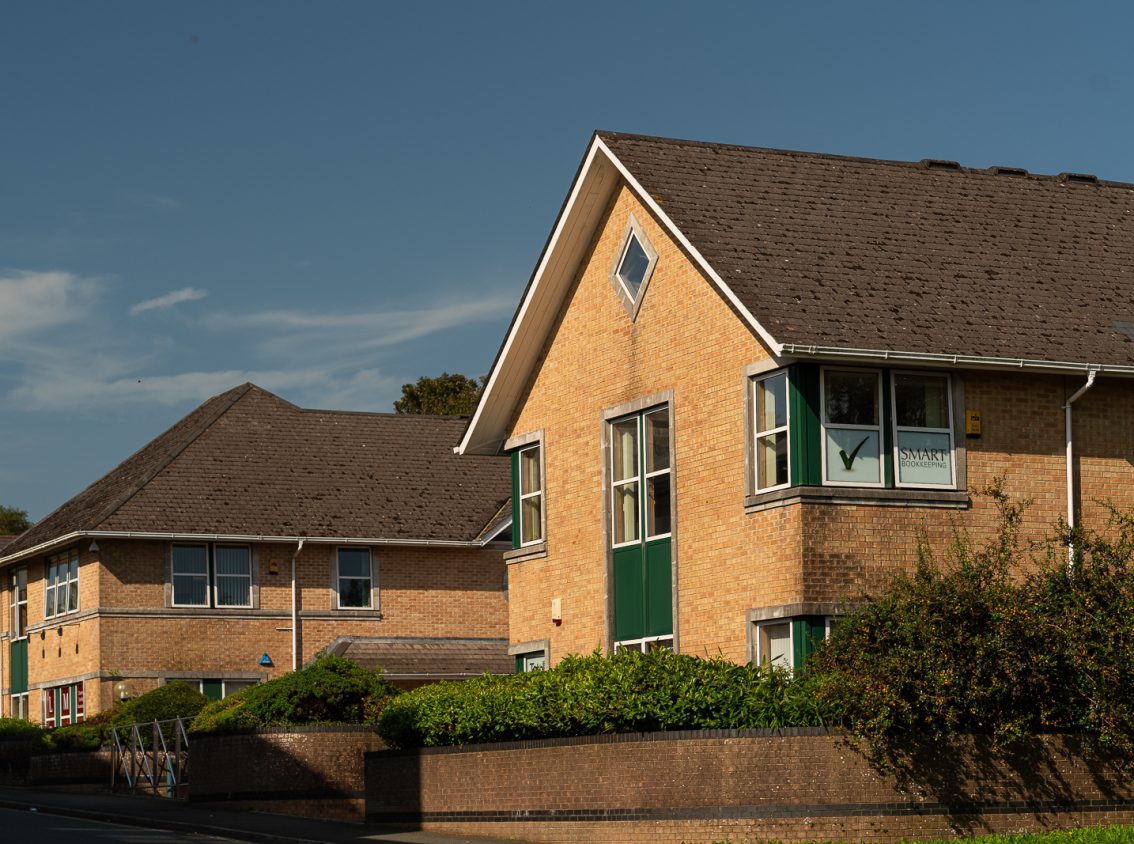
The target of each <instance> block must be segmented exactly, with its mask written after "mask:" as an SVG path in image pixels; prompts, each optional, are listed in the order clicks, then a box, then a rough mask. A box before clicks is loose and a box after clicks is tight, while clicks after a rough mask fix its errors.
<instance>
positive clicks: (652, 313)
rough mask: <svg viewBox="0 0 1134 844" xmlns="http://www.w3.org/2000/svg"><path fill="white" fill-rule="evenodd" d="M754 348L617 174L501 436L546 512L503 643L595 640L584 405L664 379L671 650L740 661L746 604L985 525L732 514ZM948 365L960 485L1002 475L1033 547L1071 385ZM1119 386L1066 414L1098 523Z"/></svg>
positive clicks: (516, 585) (880, 577)
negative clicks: (541, 494) (669, 409)
mask: <svg viewBox="0 0 1134 844" xmlns="http://www.w3.org/2000/svg"><path fill="white" fill-rule="evenodd" d="M990 178H991V177H990ZM997 178H1000V177H997ZM631 214H633V215H634V217H635V218H636V219H637V220H638V221H639V222H640V223H641V224H642V225H643V227H644V229H645V232H646V235H647V237H648V238H649V239H650V241H651V242H652V244H653V245H654V247H655V248H656V249H657V250H658V253H659V259H658V262H657V269H656V270H655V274H654V276H653V278H652V279H651V281H650V286H649V288H648V290H647V292H646V294H645V297H644V299H643V302H642V307H641V310H640V311H639V313H638V316H637V319H636V320H635V321H633V322H632V321H631V320H630V319H629V318H628V316H627V313H626V311H625V309H624V308H623V306H622V303H621V302H620V300H619V298H618V296H617V295H616V294H615V292H614V291H613V290H612V289H611V286H610V283H609V280H608V276H609V273H610V269H611V267H612V265H613V262H614V260H615V258H616V256H617V252H618V249H619V247H620V245H621V243H622V237H623V234H624V232H625V229H626V225H627V220H628V218H629V216H630V215H631ZM766 355H767V353H766V351H765V350H764V348H763V347H762V346H761V345H760V344H759V343H758V342H757V341H756V339H755V338H754V336H753V335H752V334H751V332H749V331H748V330H747V329H745V328H744V327H743V325H742V324H741V322H740V321H739V319H738V318H737V316H736V315H735V313H733V311H732V310H731V309H730V308H729V307H728V306H727V305H726V303H725V302H724V301H723V299H722V298H721V296H720V295H719V294H718V293H717V292H716V291H715V290H714V288H713V287H712V285H711V282H710V281H709V280H708V279H706V278H705V277H704V276H703V275H702V274H701V273H700V271H698V270H697V269H696V268H695V267H694V266H693V265H692V264H691V263H690V261H689V260H688V259H687V257H686V256H685V255H684V253H683V252H682V251H681V249H680V248H678V246H677V245H676V244H675V243H674V242H673V241H672V240H670V239H669V238H668V237H667V236H666V235H665V233H664V232H663V230H662V229H661V227H660V226H659V225H658V224H657V222H656V221H655V220H654V218H653V217H652V216H651V215H650V212H649V211H648V210H647V209H646V208H644V207H643V206H642V205H641V203H639V202H638V201H637V199H636V198H635V197H634V196H633V195H632V194H631V193H630V191H629V190H628V189H626V188H625V187H623V188H622V189H621V190H620V191H619V192H618V193H617V195H616V196H615V198H614V199H613V200H612V202H611V205H610V207H609V209H608V211H607V214H606V217H605V219H604V220H603V221H602V222H601V224H600V225H599V227H598V229H597V232H596V234H595V237H594V240H593V242H592V244H591V247H590V252H589V254H588V255H587V257H586V258H585V260H584V262H583V266H582V269H581V271H580V274H579V276H578V279H577V281H576V283H575V286H574V287H573V289H572V290H571V291H570V293H569V294H568V296H567V297H566V300H565V302H564V304H563V307H562V310H561V312H560V314H559V315H558V320H557V323H556V326H555V329H554V331H553V332H552V334H551V336H550V338H549V340H548V343H547V345H546V346H545V348H544V350H543V353H542V355H541V358H540V359H539V361H538V363H537V365H536V366H535V368H534V370H533V374H532V377H531V381H530V384H529V385H528V388H527V391H526V397H525V399H524V401H523V403H522V406H521V407H520V409H519V410H518V412H517V417H516V419H515V420H514V422H513V423H512V424H511V426H510V428H509V431H508V433H509V436H520V435H523V434H525V433H528V432H531V431H537V430H542V431H543V432H544V440H543V443H544V461H545V464H546V481H545V502H546V504H545V506H546V520H547V541H546V546H547V552H546V555H544V556H542V557H537V558H534V559H528V560H525V561H523V562H516V563H513V564H511V565H510V566H509V579H510V587H511V590H510V591H511V594H510V602H509V608H508V609H509V621H510V641H511V642H513V643H516V642H527V641H538V640H542V639H548V640H549V641H550V649H551V659H552V661H553V662H555V661H557V660H559V659H560V658H562V657H563V656H564V655H565V654H567V653H571V652H583V653H585V652H589V651H591V650H593V649H594V648H595V647H597V646H608V645H609V644H610V643H609V642H608V641H607V640H606V638H605V637H606V636H607V635H608V633H607V629H606V612H607V610H606V607H607V588H608V584H607V578H606V566H607V548H606V546H607V540H606V536H605V533H604V527H603V522H604V518H605V512H606V511H605V509H604V505H605V495H606V493H605V491H604V490H603V486H602V484H603V475H602V466H601V461H602V452H601V443H602V427H603V411H604V410H607V409H609V408H612V407H616V406H618V405H620V404H623V403H626V402H629V401H632V400H635V399H641V398H643V397H645V396H649V395H653V394H656V393H662V392H664V391H672V394H673V397H674V398H673V419H674V431H673V436H674V442H675V448H676V459H675V467H674V469H675V471H674V481H675V500H676V507H677V515H676V522H675V526H676V533H675V543H674V547H675V559H676V563H675V566H676V571H677V615H676V621H677V635H678V647H679V649H680V650H681V651H683V652H685V653H690V654H713V655H715V654H718V653H721V654H724V655H725V656H727V657H728V658H730V659H734V660H738V661H743V660H746V659H747V658H748V652H747V642H748V637H747V631H746V628H745V625H746V621H745V614H746V612H747V611H748V610H750V609H757V608H766V607H774V606H780V605H785V604H795V603H802V602H817V603H836V604H837V603H841V602H847V601H854V600H856V599H858V598H860V597H861V596H862V595H863V594H870V593H876V592H877V591H878V590H880V589H882V588H884V586H885V585H886V584H887V583H888V582H889V581H890V580H891V579H892V577H893V576H894V575H895V573H897V572H899V571H902V570H909V569H910V568H911V567H912V566H913V565H914V563H915V561H916V558H917V545H918V542H919V541H920V540H922V539H924V540H926V541H928V543H929V545H930V547H931V548H932V549H934V550H935V552H936V553H938V554H940V553H942V552H943V551H944V549H946V548H947V546H948V545H949V543H950V542H951V540H952V537H953V536H954V531H955V530H965V531H968V532H969V533H970V536H971V538H972V540H973V541H974V542H981V541H984V540H985V539H987V538H989V536H990V535H991V531H992V530H993V529H994V527H995V525H996V524H997V515H996V508H995V506H994V505H993V503H992V502H991V501H990V500H989V499H987V498H983V497H980V496H977V497H975V498H974V499H973V501H972V505H971V507H970V508H969V509H965V510H955V509H953V510H939V509H931V508H929V507H926V506H910V507H889V506H879V505H857V504H845V503H840V504H828V503H807V504H792V505H787V506H782V507H778V508H773V509H767V510H762V511H758V512H753V513H745V511H744V494H745V490H746V479H745V436H746V431H745V418H744V417H745V413H746V411H747V405H746V397H745V389H746V379H745V377H744V371H745V367H746V366H748V365H750V364H753V363H757V362H759V361H761V360H763V359H765V358H766ZM581 361H586V365H580V362H581ZM956 377H957V378H958V379H959V381H960V382H961V383H962V385H963V391H964V405H965V407H967V408H973V409H978V410H980V411H981V413H982V417H983V434H982V436H981V437H980V438H975V439H967V438H965V437H964V433H963V431H957V432H955V433H956V436H957V438H958V442H959V444H963V445H964V446H965V448H966V449H967V483H968V486H969V487H970V488H976V489H979V488H982V487H985V486H987V485H989V484H991V483H992V482H993V481H994V480H995V479H997V478H1002V479H1003V483H1004V488H1005V490H1006V491H1007V492H1008V494H1009V495H1011V496H1013V497H1015V498H1018V499H1023V500H1027V501H1029V502H1030V504H1029V506H1028V509H1027V511H1026V515H1025V522H1024V530H1023V539H1024V542H1025V549H1026V550H1028V551H1032V552H1034V553H1036V554H1038V555H1040V556H1042V555H1043V554H1045V553H1046V552H1047V549H1046V548H1044V547H1042V546H1041V545H1039V543H1040V542H1041V541H1042V540H1044V539H1046V538H1048V537H1049V536H1050V535H1051V533H1052V531H1053V528H1054V526H1055V524H1056V522H1057V521H1058V519H1059V518H1061V517H1062V516H1064V514H1065V508H1066V504H1065V500H1066V486H1065V462H1064V461H1065V458H1064V415H1063V403H1064V402H1065V401H1066V398H1067V397H1068V396H1069V395H1070V394H1071V393H1072V392H1074V391H1075V390H1077V389H1078V388H1079V387H1080V386H1081V385H1082V383H1083V382H1084V380H1085V378H1083V377H1082V376H1077V375H1068V376H1052V375H1030V374H1017V373H1012V374H1003V373H999V372H993V371H979V370H970V371H963V372H959V373H957V375H956ZM1127 385H1128V382H1126V381H1121V380H1116V379H1107V378H1105V377H1103V378H1100V379H1099V380H1098V382H1097V383H1096V386H1095V387H1094V388H1093V389H1092V390H1091V391H1090V392H1088V393H1087V394H1086V395H1084V396H1083V397H1082V398H1081V399H1080V400H1079V401H1078V402H1077V403H1076V405H1075V409H1074V424H1075V437H1076V451H1077V454H1078V455H1079V456H1078V458H1077V461H1076V464H1077V471H1078V474H1079V476H1080V480H1081V495H1080V502H1081V506H1082V513H1083V516H1084V519H1085V523H1086V524H1088V525H1090V526H1093V527H1096V528H1100V529H1101V528H1104V527H1105V520H1106V515H1107V513H1106V507H1105V504H1104V502H1110V503H1113V504H1115V505H1116V506H1118V507H1119V508H1120V509H1123V510H1126V511H1132V510H1134V465H1132V463H1131V455H1134V426H1131V425H1129V424H1127V422H1126V420H1128V419H1130V418H1132V417H1134V391H1131V390H1130V389H1129V387H1128V386H1127ZM1033 545H1034V547H1033ZM1056 552H1057V553H1059V551H1058V549H1057V550H1056ZM553 598H560V599H561V601H562V611H563V621H562V624H561V625H555V624H553V623H552V620H551V614H550V603H551V600H552V599H553Z"/></svg>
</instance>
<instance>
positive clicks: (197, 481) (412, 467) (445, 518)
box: [5, 384, 511, 554]
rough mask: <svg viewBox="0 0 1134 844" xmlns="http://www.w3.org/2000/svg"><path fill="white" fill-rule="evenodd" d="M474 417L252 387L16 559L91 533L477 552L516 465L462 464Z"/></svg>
mask: <svg viewBox="0 0 1134 844" xmlns="http://www.w3.org/2000/svg"><path fill="white" fill-rule="evenodd" d="M464 425H465V419H464V418H463V417H436V416H398V415H394V414H379V413H348V412H341V411H324V410H304V409H301V408H298V407H296V406H295V405H293V404H290V403H288V402H286V401H284V400H283V399H280V398H279V397H277V396H275V395H273V394H271V393H269V392H267V391H266V390H262V389H260V388H259V387H256V386H254V385H252V384H245V385H243V386H241V387H237V388H235V389H232V390H229V391H228V392H227V393H222V394H221V395H219V396H216V397H214V398H212V399H209V400H208V401H207V402H205V403H204V404H203V405H201V406H200V407H199V408H197V409H196V410H194V411H193V412H192V413H190V414H189V415H188V416H186V417H185V418H184V419H182V420H181V421H180V422H178V423H177V424H176V425H174V426H173V427H172V428H170V429H169V430H168V431H166V432H165V433H163V434H161V435H160V436H159V437H157V439H155V440H153V441H152V442H150V443H149V444H148V445H146V446H145V447H144V448H143V449H141V450H140V451H138V452H137V453H136V454H134V455H133V456H131V457H129V458H127V459H126V460H125V461H124V462H123V463H122V464H120V465H119V466H118V467H116V468H115V469H113V470H112V471H111V472H109V473H108V474H107V475H105V476H104V477H103V478H101V479H99V480H98V481H95V483H93V484H91V486H89V487H88V488H87V489H85V490H84V491H83V492H81V493H79V494H78V495H76V496H75V497H74V498H72V499H71V500H70V501H68V502H67V503H66V504H64V505H63V506H62V507H60V508H59V509H58V510H56V511H55V512H53V513H52V514H51V515H49V516H47V517H46V518H44V519H43V520H42V521H40V522H39V523H38V524H36V525H35V526H33V527H32V528H31V529H30V530H28V531H27V532H26V533H24V534H23V535H21V536H20V537H19V538H18V539H17V540H16V541H15V542H13V543H12V545H10V546H9V547H8V548H6V549H5V554H12V553H16V552H19V551H21V550H24V549H26V548H30V547H32V546H34V545H38V544H40V543H42V542H46V541H50V540H52V539H54V538H55V537H58V536H61V535H64V534H67V533H71V532H73V531H80V530H107V531H136V532H159V533H191V534H230V535H247V536H260V535H264V536H311V537H319V536H325V537H359V538H368V539H389V540H395V541H396V540H423V539H429V540H458V541H468V540H472V539H475V538H476V537H477V535H478V534H479V533H480V532H481V530H482V529H483V528H484V527H485V525H486V524H487V523H488V522H489V520H490V519H492V518H493V516H494V515H495V514H496V513H497V512H498V510H499V508H500V507H501V505H502V504H503V502H504V501H505V500H507V498H508V496H509V494H510V491H511V489H510V479H509V473H508V466H507V459H506V458H499V457H458V456H457V455H455V454H454V453H453V451H452V449H453V446H454V445H455V444H456V442H457V440H458V439H459V437H460V435H461V431H462V430H463V428H464Z"/></svg>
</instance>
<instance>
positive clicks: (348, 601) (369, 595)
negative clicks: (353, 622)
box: [335, 548, 374, 610]
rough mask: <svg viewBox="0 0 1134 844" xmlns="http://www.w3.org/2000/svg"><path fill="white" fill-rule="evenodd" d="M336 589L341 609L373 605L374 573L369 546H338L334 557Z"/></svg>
mask: <svg viewBox="0 0 1134 844" xmlns="http://www.w3.org/2000/svg"><path fill="white" fill-rule="evenodd" d="M335 568H336V577H335V583H336V591H337V592H338V596H339V609H341V610H368V609H372V608H373V607H374V599H373V596H374V575H373V571H372V569H371V560H370V549H369V548H340V549H339V552H338V556H337V559H336V566H335Z"/></svg>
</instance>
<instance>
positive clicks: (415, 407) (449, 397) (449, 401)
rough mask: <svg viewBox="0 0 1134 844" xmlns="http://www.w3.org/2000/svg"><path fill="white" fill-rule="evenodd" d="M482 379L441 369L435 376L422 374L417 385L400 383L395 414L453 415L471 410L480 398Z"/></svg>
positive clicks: (482, 385)
mask: <svg viewBox="0 0 1134 844" xmlns="http://www.w3.org/2000/svg"><path fill="white" fill-rule="evenodd" d="M484 382H485V378H484V376H481V377H480V378H479V379H477V378H469V377H467V376H465V375H461V374H460V373H453V374H452V375H450V374H449V373H448V372H442V373H441V374H440V375H438V376H437V377H436V378H429V377H427V376H424V375H423V376H422V377H421V378H418V379H417V383H416V384H403V385H402V397H401V398H400V399H398V400H397V401H395V402H394V411H395V412H396V413H402V414H411V413H424V414H429V415H434V416H456V415H459V414H462V413H472V412H473V410H474V409H475V408H476V403H477V400H478V399H480V391H481V390H482V389H483V388H484Z"/></svg>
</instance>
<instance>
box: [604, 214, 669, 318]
mask: <svg viewBox="0 0 1134 844" xmlns="http://www.w3.org/2000/svg"><path fill="white" fill-rule="evenodd" d="M657 262H658V253H657V250H656V249H654V247H653V244H651V243H650V240H649V238H647V237H646V233H645V232H644V231H643V230H642V226H641V225H640V224H639V223H638V221H637V220H636V219H635V218H634V215H633V214H631V215H630V219H629V221H628V222H627V224H626V234H625V235H623V237H622V246H621V248H620V249H619V250H618V257H617V259H616V260H615V262H614V267H613V269H612V270H611V272H610V283H611V284H612V285H613V286H614V289H615V291H616V292H617V293H618V297H619V299H621V300H622V305H623V307H625V308H626V312H627V314H629V316H630V318H631V319H634V318H635V317H637V315H638V308H639V306H640V305H641V303H642V297H643V296H644V295H645V292H646V287H647V286H648V285H649V283H650V278H651V277H652V276H653V274H654V269H655V267H656V266H657Z"/></svg>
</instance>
